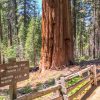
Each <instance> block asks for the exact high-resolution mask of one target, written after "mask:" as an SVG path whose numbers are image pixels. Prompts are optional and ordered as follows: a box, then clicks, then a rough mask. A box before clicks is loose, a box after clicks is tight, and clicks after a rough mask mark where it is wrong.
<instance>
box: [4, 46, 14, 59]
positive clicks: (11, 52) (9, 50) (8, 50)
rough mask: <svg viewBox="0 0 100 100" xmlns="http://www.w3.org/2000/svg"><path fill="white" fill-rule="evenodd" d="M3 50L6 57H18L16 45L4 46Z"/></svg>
mask: <svg viewBox="0 0 100 100" xmlns="http://www.w3.org/2000/svg"><path fill="white" fill-rule="evenodd" d="M2 52H3V54H4V55H5V57H6V58H16V47H14V46H9V47H4V48H3V51H2Z"/></svg>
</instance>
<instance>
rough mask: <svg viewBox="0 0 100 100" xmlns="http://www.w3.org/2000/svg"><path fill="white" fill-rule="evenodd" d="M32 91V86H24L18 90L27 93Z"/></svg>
mask: <svg viewBox="0 0 100 100" xmlns="http://www.w3.org/2000/svg"><path fill="white" fill-rule="evenodd" d="M32 91H33V90H32V88H31V86H25V87H24V88H22V89H21V90H19V91H18V92H19V93H21V94H27V93H31V92H32Z"/></svg>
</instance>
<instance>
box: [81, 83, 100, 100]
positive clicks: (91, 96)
mask: <svg viewBox="0 0 100 100" xmlns="http://www.w3.org/2000/svg"><path fill="white" fill-rule="evenodd" d="M82 100H100V82H98V86H93V87H92V88H91V89H90V90H89V91H88V93H87V94H86V95H85V96H84V97H83V98H82Z"/></svg>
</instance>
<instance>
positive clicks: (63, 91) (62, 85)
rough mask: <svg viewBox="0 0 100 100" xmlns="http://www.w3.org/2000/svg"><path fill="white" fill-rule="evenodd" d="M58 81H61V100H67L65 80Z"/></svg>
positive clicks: (62, 78)
mask: <svg viewBox="0 0 100 100" xmlns="http://www.w3.org/2000/svg"><path fill="white" fill-rule="evenodd" d="M60 81H61V87H62V89H61V91H62V93H63V100H68V96H67V87H66V82H65V78H64V77H61V78H60Z"/></svg>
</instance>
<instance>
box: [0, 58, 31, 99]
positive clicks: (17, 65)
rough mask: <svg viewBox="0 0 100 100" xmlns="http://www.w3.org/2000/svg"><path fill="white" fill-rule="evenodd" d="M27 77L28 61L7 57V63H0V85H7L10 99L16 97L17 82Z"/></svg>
mask: <svg viewBox="0 0 100 100" xmlns="http://www.w3.org/2000/svg"><path fill="white" fill-rule="evenodd" d="M28 78H29V62H28V61H20V62H16V60H14V59H9V63H8V64H1V65H0V87H3V86H7V85H9V88H10V100H14V99H16V98H17V93H16V89H17V82H20V81H23V80H26V79H28Z"/></svg>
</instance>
